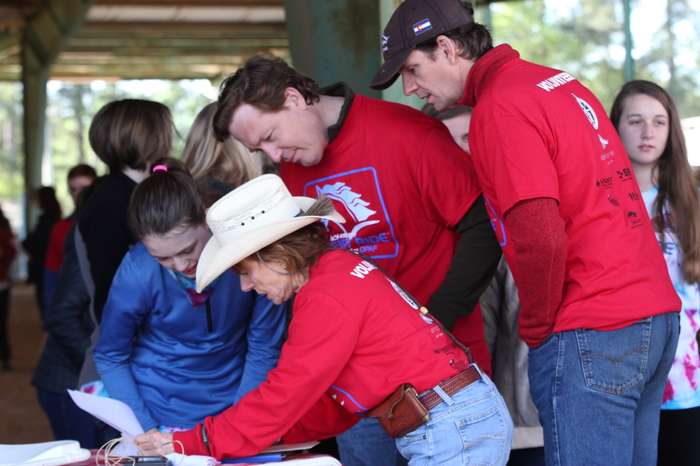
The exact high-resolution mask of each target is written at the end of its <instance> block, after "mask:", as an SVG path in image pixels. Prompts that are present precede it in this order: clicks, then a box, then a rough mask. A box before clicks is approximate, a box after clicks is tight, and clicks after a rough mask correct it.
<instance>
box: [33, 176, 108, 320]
mask: <svg viewBox="0 0 700 466" xmlns="http://www.w3.org/2000/svg"><path fill="white" fill-rule="evenodd" d="M67 178H68V193H69V194H70V197H71V199H73V203H74V204H75V205H76V206H77V205H78V196H80V193H81V192H82V191H83V189H85V188H87V187H88V186H91V185H92V183H93V182H94V181H95V178H97V172H96V171H95V169H94V168H92V167H91V166H90V165H88V164H85V163H81V164H78V165H75V166H74V167H71V169H70V170H68V176H67ZM75 213H76V212H75V211H73V213H71V214H70V215H69V216H68V217H66V218H64V219H61V220H59V221H58V222H56V224H55V225H54V226H53V228H52V229H51V235H50V236H49V246H48V248H47V250H46V259H45V261H44V294H43V306H44V309H46V310H47V311H46V312H50V311H49V310H48V309H49V303H50V302H51V297H52V296H53V292H54V289H55V288H56V280H57V277H58V271H59V269H60V268H61V264H62V263H63V246H64V243H65V240H66V236H67V235H68V231H69V230H70V229H71V227H72V226H73V224H74V223H75Z"/></svg>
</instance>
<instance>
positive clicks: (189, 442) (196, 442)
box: [173, 424, 211, 456]
mask: <svg viewBox="0 0 700 466" xmlns="http://www.w3.org/2000/svg"><path fill="white" fill-rule="evenodd" d="M178 442H180V443H182V447H183V448H184V450H185V451H184V454H186V455H206V456H211V453H210V452H209V449H208V448H207V446H206V445H205V444H204V441H202V424H197V427H195V428H194V429H190V430H184V431H181V432H173V443H174V445H173V448H174V449H175V451H176V452H178V453H180V444H179V443H178Z"/></svg>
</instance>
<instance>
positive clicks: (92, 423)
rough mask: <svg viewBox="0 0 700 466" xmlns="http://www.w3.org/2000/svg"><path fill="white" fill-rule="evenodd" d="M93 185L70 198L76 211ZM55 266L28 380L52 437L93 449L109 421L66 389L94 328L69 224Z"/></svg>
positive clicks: (106, 435)
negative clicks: (43, 335) (42, 329)
mask: <svg viewBox="0 0 700 466" xmlns="http://www.w3.org/2000/svg"><path fill="white" fill-rule="evenodd" d="M92 188H93V186H88V187H86V188H84V189H83V190H82V191H81V193H80V196H78V199H77V200H76V212H75V214H74V215H79V212H80V206H81V205H82V203H83V202H84V199H85V198H86V197H87V196H88V195H89V194H90V191H91V190H92ZM60 257H61V266H60V268H59V270H58V272H57V273H56V278H55V281H56V283H55V289H54V292H53V293H52V296H51V299H50V300H49V301H48V303H47V311H46V315H45V322H44V324H45V328H46V334H47V335H46V343H45V344H44V348H43V350H42V352H41V356H40V357H39V362H38V363H37V366H36V368H35V369H34V375H33V377H32V385H34V387H35V388H36V394H37V400H38V402H39V405H40V406H41V409H42V410H43V411H44V414H45V415H46V417H47V419H48V420H49V424H50V426H51V430H52V432H53V435H54V440H77V441H78V442H79V443H80V445H81V446H82V447H83V448H89V449H95V448H99V447H100V446H102V445H103V444H104V443H105V442H106V441H107V440H109V439H111V438H113V437H112V435H113V434H114V432H113V431H112V429H111V428H109V426H107V425H106V424H104V423H102V422H101V421H99V420H98V419H96V418H94V417H93V416H92V415H91V414H89V413H87V412H85V411H83V410H82V409H80V408H78V406H77V405H76V404H75V403H74V402H73V400H72V399H71V398H70V395H69V394H68V392H67V390H69V389H70V390H76V389H77V388H78V377H79V375H80V369H81V367H82V366H83V362H84V359H85V351H86V349H87V348H88V347H89V346H90V334H91V333H92V332H93V330H94V324H93V320H92V318H91V316H90V295H89V293H88V291H87V289H86V287H85V283H84V282H83V278H82V276H81V272H80V265H79V259H78V255H77V252H76V242H75V223H73V225H72V226H70V228H69V229H68V231H67V232H66V236H65V239H64V241H63V251H61V256H60Z"/></svg>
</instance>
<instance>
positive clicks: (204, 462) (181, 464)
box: [165, 453, 219, 466]
mask: <svg viewBox="0 0 700 466" xmlns="http://www.w3.org/2000/svg"><path fill="white" fill-rule="evenodd" d="M165 457H166V458H168V459H169V460H170V461H171V462H172V463H173V466H215V465H217V464H219V462H218V461H216V459H214V458H212V457H211V456H201V455H189V456H186V455H182V454H180V453H170V454H169V455H165Z"/></svg>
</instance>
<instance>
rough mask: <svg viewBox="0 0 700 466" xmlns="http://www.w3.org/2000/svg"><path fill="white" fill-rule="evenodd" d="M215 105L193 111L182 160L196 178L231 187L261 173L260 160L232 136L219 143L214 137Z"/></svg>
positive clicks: (261, 160) (261, 165) (260, 155)
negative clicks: (192, 120)
mask: <svg viewBox="0 0 700 466" xmlns="http://www.w3.org/2000/svg"><path fill="white" fill-rule="evenodd" d="M216 108H217V104H216V102H212V103H210V104H209V105H207V106H206V107H204V108H203V109H202V110H201V111H200V112H199V113H198V114H197V117H196V118H195V119H194V122H193V123H192V127H191V128H190V132H189V134H188V135H187V141H186V142H185V149H184V150H183V153H182V162H183V163H184V164H185V167H186V168H187V170H188V171H189V172H190V173H191V174H192V177H193V178H194V179H195V180H196V181H198V182H199V181H201V180H205V179H210V180H215V181H217V182H220V183H224V184H226V185H229V187H230V189H234V188H237V187H238V186H240V185H241V184H243V183H245V182H246V181H250V180H252V179H253V178H255V177H257V176H260V175H262V174H263V168H264V167H263V160H264V159H263V156H262V154H260V153H257V152H251V151H249V150H248V149H247V148H246V147H245V146H244V145H243V144H241V142H239V141H238V140H236V139H234V138H233V137H228V138H226V140H224V141H223V142H221V141H218V140H217V139H216V137H215V136H214V129H213V127H212V120H213V118H214V113H215V112H216Z"/></svg>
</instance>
